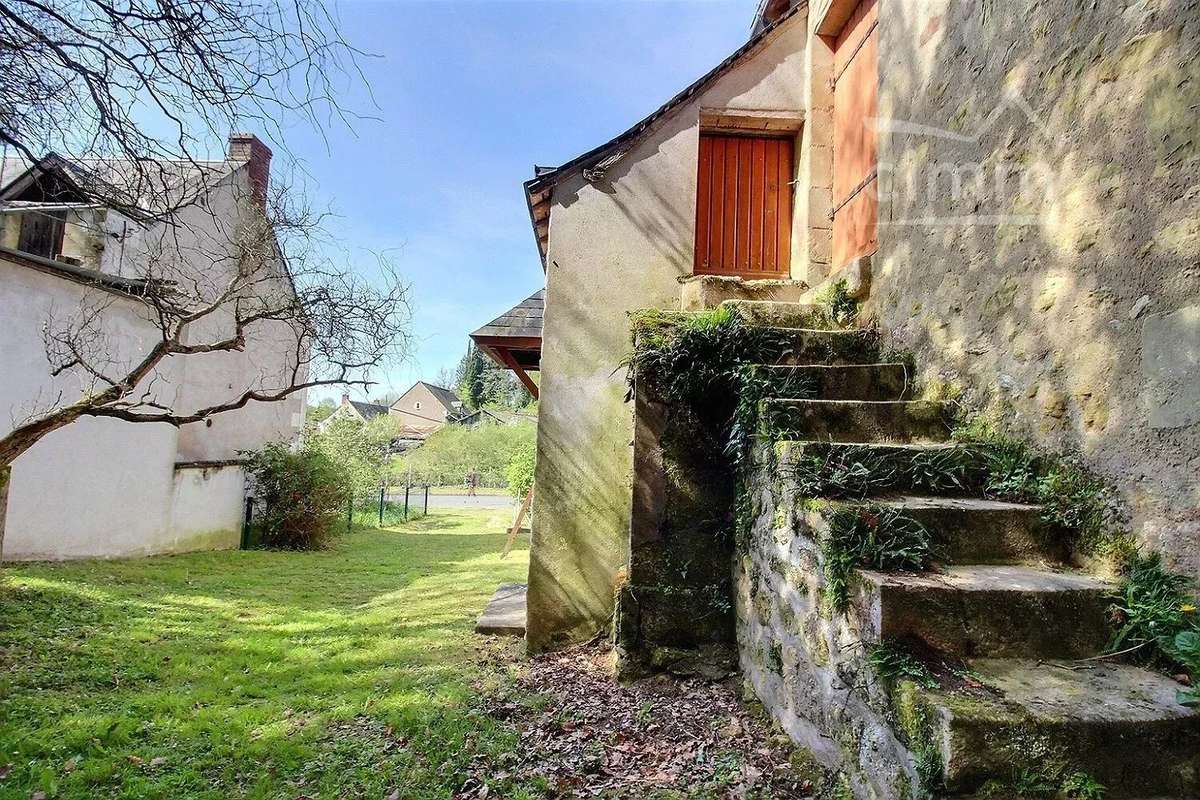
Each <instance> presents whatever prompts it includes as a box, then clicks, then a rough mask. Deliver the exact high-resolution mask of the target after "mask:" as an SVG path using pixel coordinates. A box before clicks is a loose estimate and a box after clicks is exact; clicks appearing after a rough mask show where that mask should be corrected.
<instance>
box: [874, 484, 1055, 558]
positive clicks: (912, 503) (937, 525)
mask: <svg viewBox="0 0 1200 800" xmlns="http://www.w3.org/2000/svg"><path fill="white" fill-rule="evenodd" d="M878 503H879V505H882V506H887V507H889V508H894V509H896V510H897V511H900V512H901V513H903V514H905V515H906V516H910V517H913V518H914V519H916V520H917V521H919V522H920V523H921V524H922V525H924V526H925V527H926V528H927V529H928V530H929V532H930V533H931V534H932V535H933V538H934V541H935V542H936V543H937V551H938V552H937V558H938V560H939V561H945V562H948V563H951V564H1037V563H1046V562H1049V563H1058V564H1061V563H1065V562H1066V561H1067V558H1068V555H1069V547H1068V543H1067V541H1066V539H1065V538H1064V537H1063V536H1061V535H1059V533H1058V532H1057V531H1055V530H1052V529H1051V528H1050V527H1049V526H1047V525H1045V524H1044V523H1043V522H1042V519H1041V511H1042V509H1041V507H1040V506H1033V505H1025V504H1022V503H1005V502H1001V501H999V500H979V499H975V498H963V497H917V496H905V497H897V498H891V499H885V500H880V501H878Z"/></svg>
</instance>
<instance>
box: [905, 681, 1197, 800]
mask: <svg viewBox="0 0 1200 800" xmlns="http://www.w3.org/2000/svg"><path fill="white" fill-rule="evenodd" d="M969 666H970V668H971V670H972V672H973V677H976V678H977V679H978V680H980V681H981V682H982V683H983V684H984V685H985V686H986V687H988V691H980V692H970V693H968V692H965V691H962V690H958V691H954V692H950V691H946V690H935V691H929V690H922V689H916V690H915V691H916V692H918V695H919V696H920V697H922V698H923V701H924V702H926V703H928V707H930V708H932V709H933V710H934V712H935V713H934V715H932V716H933V718H934V719H936V720H938V723H937V727H939V728H940V729H941V730H940V731H935V735H936V739H937V740H938V741H939V742H940V744H941V750H942V762H943V766H944V774H945V781H946V788H947V790H948V791H950V792H951V793H953V794H955V795H959V796H961V795H965V794H972V793H975V792H979V791H980V790H981V789H983V788H984V785H985V784H987V783H989V782H994V783H992V785H993V786H994V785H996V784H1000V785H1003V784H1005V783H1009V782H1011V781H1012V779H1013V778H1014V776H1015V775H1016V774H1019V770H1021V769H1025V770H1029V771H1033V772H1036V771H1038V770H1039V769H1040V770H1045V769H1046V768H1047V767H1048V766H1050V765H1051V764H1053V763H1055V762H1058V763H1060V764H1061V765H1062V766H1063V768H1064V769H1066V770H1068V771H1070V772H1075V771H1081V772H1085V773H1087V774H1088V775H1090V776H1091V777H1092V778H1094V779H1095V780H1096V781H1097V782H1098V783H1100V784H1102V785H1103V786H1104V787H1105V789H1106V792H1105V795H1104V796H1105V797H1106V798H1109V799H1110V800H1115V799H1116V798H1151V797H1173V798H1188V797H1200V713H1198V712H1197V711H1196V710H1194V709H1188V708H1187V707H1186V706H1182V705H1180V704H1179V703H1178V702H1177V700H1176V697H1175V692H1176V690H1177V689H1179V688H1181V687H1180V685H1179V684H1177V683H1176V682H1175V681H1173V680H1171V679H1170V678H1169V677H1167V676H1165V675H1159V674H1157V673H1154V672H1150V671H1148V670H1145V669H1141V668H1139V667H1135V666H1130V665H1126V664H1115V663H1104V662H1092V663H1087V664H1080V663H1070V662H1066V663H1055V662H1039V661H1036V660H1016V659H1013V660H1009V659H981V660H975V661H971V662H970V663H969ZM986 796H988V797H1010V796H1011V797H1016V796H1017V795H1015V794H1012V795H1006V794H1004V793H1003V792H1002V791H1001V792H1000V793H996V792H990V793H988V794H987V795H986Z"/></svg>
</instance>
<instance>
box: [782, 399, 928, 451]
mask: <svg viewBox="0 0 1200 800" xmlns="http://www.w3.org/2000/svg"><path fill="white" fill-rule="evenodd" d="M949 417H950V414H949V409H948V407H947V406H946V404H945V403H942V402H940V401H937V400H883V401H881V400H792V399H786V398H772V399H768V400H765V401H763V419H764V421H765V422H766V423H767V424H768V425H770V426H771V429H772V431H774V432H775V433H776V435H778V436H782V437H786V438H794V439H802V440H813V441H832V442H944V441H946V440H947V439H949V438H950V425H949Z"/></svg>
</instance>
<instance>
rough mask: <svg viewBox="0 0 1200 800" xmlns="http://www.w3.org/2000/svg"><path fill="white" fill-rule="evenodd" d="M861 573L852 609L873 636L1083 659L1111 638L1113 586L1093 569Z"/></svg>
mask: <svg viewBox="0 0 1200 800" xmlns="http://www.w3.org/2000/svg"><path fill="white" fill-rule="evenodd" d="M859 574H860V575H861V577H862V579H863V580H862V586H861V587H860V595H859V597H858V601H857V602H856V603H855V610H856V611H857V613H858V614H859V615H860V616H861V618H862V621H863V623H865V625H866V626H867V631H868V632H869V633H870V634H871V635H873V636H874V637H877V638H878V639H903V638H906V637H907V638H912V637H916V638H917V639H920V640H921V641H923V642H925V643H926V644H927V645H929V646H930V647H932V648H934V649H935V650H941V651H944V652H948V653H952V654H954V655H957V656H961V657H964V658H973V657H996V658H1017V657H1022V656H1024V657H1032V658H1085V657H1089V656H1094V655H1097V654H1099V653H1101V652H1103V650H1104V648H1105V646H1106V645H1107V643H1108V640H1109V638H1110V636H1111V632H1110V630H1109V627H1108V622H1107V612H1108V605H1109V602H1110V601H1109V596H1110V594H1111V593H1112V591H1113V589H1114V586H1113V584H1111V583H1109V582H1107V581H1105V580H1102V579H1100V578H1097V577H1094V576H1092V575H1082V574H1079V573H1070V572H1053V571H1050V570H1045V569H1036V568H1033V567H1022V566H989V565H968V566H954V567H948V568H946V569H945V570H944V571H942V572H936V573H935V572H922V573H915V574H913V573H889V572H875V571H869V570H864V571H861V572H860V573H859Z"/></svg>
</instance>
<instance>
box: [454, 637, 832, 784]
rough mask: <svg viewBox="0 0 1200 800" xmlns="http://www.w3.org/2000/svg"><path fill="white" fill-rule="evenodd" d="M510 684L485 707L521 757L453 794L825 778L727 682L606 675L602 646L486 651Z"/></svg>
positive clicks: (482, 771) (477, 773) (476, 776)
mask: <svg viewBox="0 0 1200 800" xmlns="http://www.w3.org/2000/svg"><path fill="white" fill-rule="evenodd" d="M481 655H482V657H484V658H487V659H493V660H495V661H496V662H497V666H498V667H500V668H501V669H504V668H507V669H509V670H511V671H512V673H513V674H512V679H511V680H509V681H505V686H504V687H503V688H500V689H498V690H494V691H491V692H490V693H489V692H485V699H484V700H483V705H484V708H483V711H484V712H485V713H487V714H488V715H489V716H491V717H493V718H494V719H496V720H499V721H500V722H501V724H503V725H506V726H511V727H512V728H513V729H514V730H515V732H516V733H517V735H518V736H519V740H520V746H519V747H518V749H517V752H514V753H508V754H506V755H504V756H502V757H501V758H500V759H499V763H486V762H484V761H482V760H481V761H480V762H479V763H478V765H477V769H475V770H473V771H472V776H471V777H470V778H469V779H468V780H467V781H466V783H465V784H464V785H463V786H462V788H461V789H460V790H459V792H458V793H457V794H456V797H459V798H482V797H495V796H497V789H498V788H499V787H500V786H504V785H508V786H512V785H513V784H516V785H520V786H528V787H534V788H536V789H540V790H541V791H543V792H544V793H545V795H546V796H548V797H606V798H615V797H637V798H653V797H713V798H717V797H720V798H726V797H729V798H744V797H755V798H757V797H764V798H765V797H777V798H784V797H808V796H811V795H813V794H814V793H815V792H816V791H817V790H818V789H819V788H820V787H821V786H822V785H824V784H826V783H827V776H826V775H825V774H824V773H823V772H822V771H821V770H820V769H819V768H817V767H816V766H815V765H814V764H813V763H812V762H811V760H810V759H809V758H808V757H807V756H803V755H802V754H801V753H800V752H799V751H795V750H794V749H793V747H792V746H791V742H790V740H788V738H787V737H786V736H785V735H783V734H781V733H778V732H775V731H772V729H771V727H770V725H769V723H768V722H767V720H766V719H765V718H764V717H762V716H761V715H759V714H758V713H755V712H754V711H752V710H751V708H750V707H749V706H748V704H745V703H743V702H741V701H740V700H739V698H738V692H737V685H736V682H735V681H734V680H727V681H724V682H720V683H711V682H705V681H700V680H681V679H677V678H671V677H668V676H659V677H656V678H651V679H647V680H642V681H638V682H635V683H630V684H620V683H618V682H617V681H616V680H615V679H614V678H613V677H612V667H611V665H612V654H611V652H610V650H609V648H608V647H607V646H605V645H597V644H590V645H583V646H579V647H574V648H571V649H568V650H564V651H561V652H558V653H552V654H548V655H543V656H538V657H536V658H533V659H529V660H527V661H521V662H515V661H514V660H513V659H514V656H513V655H511V651H509V653H508V654H505V653H504V652H503V651H501V650H499V649H497V648H494V647H490V646H485V647H484V648H483V652H482V653H481Z"/></svg>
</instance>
